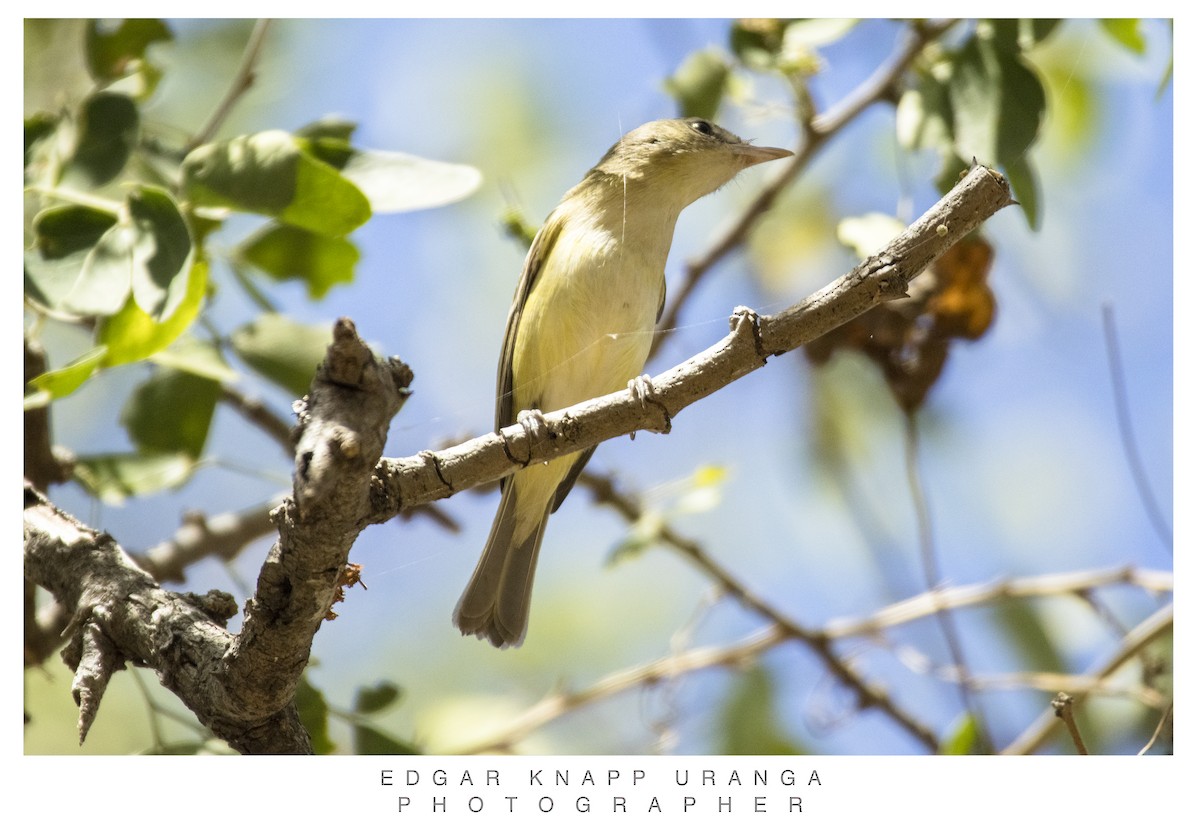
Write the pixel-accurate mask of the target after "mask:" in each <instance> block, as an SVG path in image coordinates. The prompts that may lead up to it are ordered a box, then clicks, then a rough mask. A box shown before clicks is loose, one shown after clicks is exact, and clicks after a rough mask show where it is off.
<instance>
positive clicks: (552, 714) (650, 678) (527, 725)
mask: <svg viewBox="0 0 1200 827" xmlns="http://www.w3.org/2000/svg"><path fill="white" fill-rule="evenodd" d="M789 637H790V635H789V633H788V632H787V630H785V629H783V628H781V627H779V626H775V625H771V626H767V627H765V628H763V629H760V630H759V631H757V632H754V633H753V634H750V635H747V636H746V637H744V638H742V639H741V640H739V641H737V642H736V643H732V644H730V645H728V646H709V647H703V648H698V649H689V650H687V651H685V652H680V653H679V654H676V655H670V656H668V657H664V658H659V659H658V660H655V661H651V662H650V663H647V664H643V665H640V666H635V667H632V668H630V669H624V670H622V671H620V672H614V673H613V674H611V675H609V676H607V677H605V678H601V679H600V680H598V681H596V682H595V683H593V684H592V685H591V686H589V687H586V688H584V689H581V690H578V691H574V692H571V691H566V690H561V691H559V692H556V693H554V694H553V695H550V696H548V697H546V698H544V699H542V700H541V701H539V702H538V703H536V704H534V705H533V706H531V707H530V708H529V709H527V710H525V712H524V713H522V714H521V715H519V716H517V717H516V718H514V719H513V720H512V721H510V722H509V723H508V725H507V726H506V727H505V728H504V730H503V731H502V732H499V733H496V734H495V735H493V736H491V737H488V738H485V739H482V740H480V741H478V742H476V743H474V744H469V745H466V746H465V747H464V748H461V749H459V750H457V751H456V752H459V753H461V754H465V755H471V754H476V753H481V752H508V751H511V750H512V748H513V747H514V746H516V744H518V743H519V742H520V741H521V740H522V739H523V738H525V737H526V736H527V735H529V734H530V733H531V732H534V731H536V730H537V729H539V728H540V727H542V726H544V725H546V724H547V723H549V722H550V721H553V720H555V719H557V718H560V717H562V716H563V715H565V714H567V713H569V712H572V711H574V710H576V709H579V708H580V707H583V706H586V705H588V704H590V703H592V702H594V701H597V700H601V699H603V698H610V697H613V696H614V695H618V694H620V693H622V692H625V691H627V690H629V689H635V688H637V687H641V686H652V685H654V684H657V683H659V682H661V681H665V680H672V679H674V678H677V677H679V676H680V675H683V674H687V673H690V672H697V671H700V670H702V669H711V668H713V667H730V668H737V667H741V666H744V665H745V664H747V663H749V662H753V660H754V659H755V658H756V657H757V656H758V655H760V654H761V653H762V652H765V651H766V650H768V649H770V648H772V647H773V646H778V645H779V644H780V643H783V642H785V641H787V640H788V639H789Z"/></svg>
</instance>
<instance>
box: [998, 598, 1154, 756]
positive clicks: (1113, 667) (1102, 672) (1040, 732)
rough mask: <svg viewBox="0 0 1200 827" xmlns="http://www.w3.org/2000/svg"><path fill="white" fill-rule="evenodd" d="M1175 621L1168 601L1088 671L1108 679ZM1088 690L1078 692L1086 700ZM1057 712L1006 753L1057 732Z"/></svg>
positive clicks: (1025, 750) (1023, 751) (1025, 749)
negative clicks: (1110, 653) (1115, 649)
mask: <svg viewBox="0 0 1200 827" xmlns="http://www.w3.org/2000/svg"><path fill="white" fill-rule="evenodd" d="M1174 623H1175V604H1174V603H1168V604H1167V605H1166V606H1163V607H1162V608H1161V609H1159V610H1158V611H1157V612H1155V613H1154V614H1152V615H1150V617H1148V618H1146V619H1145V620H1143V621H1142V622H1141V623H1139V624H1138V625H1137V627H1136V628H1134V630H1133V631H1132V632H1130V633H1129V634H1128V635H1126V636H1125V638H1124V639H1123V640H1122V641H1121V645H1120V646H1119V647H1118V648H1117V651H1115V652H1113V654H1112V655H1111V656H1109V657H1108V658H1106V659H1105V660H1103V661H1102V662H1100V663H1099V664H1097V665H1096V666H1094V667H1093V668H1092V669H1089V670H1088V671H1087V672H1086V673H1085V674H1087V675H1088V676H1090V677H1093V678H1097V679H1099V678H1106V677H1108V676H1109V675H1111V674H1112V673H1113V672H1115V671H1117V669H1119V668H1120V667H1121V666H1122V665H1123V664H1124V663H1125V662H1126V661H1127V660H1129V659H1130V658H1132V657H1136V656H1137V654H1138V653H1139V652H1140V651H1142V649H1143V648H1145V647H1146V646H1148V645H1149V644H1150V643H1152V642H1154V641H1155V640H1156V639H1157V638H1158V637H1159V636H1160V635H1163V634H1165V633H1167V632H1168V631H1170V630H1171V628H1172V627H1173V626H1174ZM1084 697H1086V693H1082V692H1081V693H1079V697H1078V699H1079V700H1083V698H1084ZM1055 719H1056V716H1055V713H1054V712H1053V711H1052V710H1046V711H1045V712H1043V713H1042V714H1041V715H1040V716H1038V718H1037V720H1035V721H1034V722H1033V723H1032V724H1030V725H1029V727H1028V728H1027V729H1026V730H1025V731H1024V732H1022V733H1021V734H1020V735H1019V736H1017V738H1016V740H1014V741H1013V742H1012V743H1011V744H1009V745H1008V746H1007V747H1005V748H1004V749H1003V750H1001V754H1003V755H1029V754H1030V753H1032V752H1033V751H1034V750H1036V749H1037V748H1038V747H1040V746H1041V745H1042V744H1043V743H1045V741H1046V739H1047V738H1049V737H1050V735H1051V733H1052V732H1053V731H1054V723H1055Z"/></svg>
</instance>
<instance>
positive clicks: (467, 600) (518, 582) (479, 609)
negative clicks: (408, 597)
mask: <svg viewBox="0 0 1200 827" xmlns="http://www.w3.org/2000/svg"><path fill="white" fill-rule="evenodd" d="M512 482H515V480H514V481H512ZM517 503H518V498H517V485H515V484H512V483H511V482H510V484H508V485H505V486H504V494H503V496H502V498H501V500H500V508H499V509H497V511H496V520H495V522H493V523H492V531H491V533H490V534H489V535H488V539H487V545H486V546H484V549H483V554H482V555H480V558H479V564H478V565H476V566H475V572H474V573H473V574H472V575H471V581H470V582H469V583H468V584H467V588H466V590H465V591H463V595H462V597H460V598H459V600H458V605H457V606H455V607H454V625H455V626H457V627H458V628H459V630H460V631H461V632H462V633H463V634H464V635H475V637H477V638H479V639H481V640H488V641H491V644H492V645H493V646H498V647H500V648H501V649H504V648H507V647H509V646H520V645H521V641H523V640H524V639H525V629H526V626H527V625H528V623H529V602H530V598H531V596H532V592H533V572H534V570H535V569H536V567H537V557H538V549H539V548H540V547H541V545H542V534H543V533H545V530H546V521H547V519H548V518H549V517H550V503H547V504H546V509H545V511H544V512H543V513H542V515H541V518H540V519H539V520H538V521H537V522H536V523H533V524H529V521H528V519H526V520H521V519H519V516H520V515H519V512H518V509H517Z"/></svg>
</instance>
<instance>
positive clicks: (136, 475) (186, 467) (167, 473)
mask: <svg viewBox="0 0 1200 827" xmlns="http://www.w3.org/2000/svg"><path fill="white" fill-rule="evenodd" d="M195 467H196V461H195V460H194V459H193V458H192V457H190V456H188V455H187V454H182V453H180V454H138V453H125V454H93V455H91V456H83V457H78V458H76V460H75V465H74V473H75V479H76V481H77V482H79V484H80V485H82V486H83V487H84V488H86V489H87V490H88V491H89V492H90V493H91V494H92V495H93V496H95V497H97V498H99V499H100V500H103V501H104V502H106V503H109V504H112V505H120V504H121V503H123V502H125V500H126V499H128V498H129V497H137V496H142V495H145V494H153V493H156V492H158V491H161V490H163V489H165V488H174V487H176V486H179V485H182V484H183V483H184V482H186V481H187V479H188V477H190V476H191V474H192V471H193V470H194V469H195Z"/></svg>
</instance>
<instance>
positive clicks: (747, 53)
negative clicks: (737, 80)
mask: <svg viewBox="0 0 1200 827" xmlns="http://www.w3.org/2000/svg"><path fill="white" fill-rule="evenodd" d="M786 24H787V21H784V20H772V19H769V18H744V19H741V20H737V21H736V22H734V24H733V26H732V27H731V28H730V31H729V48H730V49H731V50H732V51H733V53H734V54H735V55H737V59H738V60H740V61H741V62H742V65H744V66H746V67H747V68H750V69H757V70H759V71H768V70H771V69H774V68H775V60H776V56H777V55H778V54H779V49H780V48H781V47H782V45H783V32H784V27H785V26H786Z"/></svg>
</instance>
